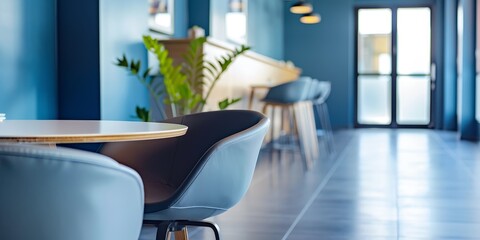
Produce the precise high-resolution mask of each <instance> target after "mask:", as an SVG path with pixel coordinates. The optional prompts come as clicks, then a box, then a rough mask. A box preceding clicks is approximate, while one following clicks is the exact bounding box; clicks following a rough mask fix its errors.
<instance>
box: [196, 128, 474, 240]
mask: <svg viewBox="0 0 480 240" xmlns="http://www.w3.org/2000/svg"><path fill="white" fill-rule="evenodd" d="M335 142H336V144H335V145H336V153H335V154H334V155H332V156H330V157H326V156H324V155H325V154H322V157H321V158H320V159H319V160H318V161H317V162H316V164H315V166H314V169H311V170H306V169H305V168H304V165H303V164H302V162H301V160H300V159H299V156H298V154H292V153H283V154H280V153H278V152H274V153H273V154H271V153H270V152H268V151H266V152H263V153H262V154H261V156H260V159H259V162H258V165H257V169H256V172H255V175H254V179H253V182H252V185H251V187H250V189H249V191H248V193H247V194H246V196H245V197H244V199H243V200H242V201H241V202H240V203H239V204H238V205H236V206H235V207H234V208H232V209H231V210H230V211H228V212H226V213H224V214H222V215H219V216H216V217H214V218H211V219H209V221H213V222H216V223H217V224H218V225H219V226H220V228H221V236H222V237H223V239H225V240H237V239H238V240H240V239H242V240H245V239H249V240H257V239H258V240H270V239H272V240H273V239H274V240H280V239H302V240H308V239H362V240H363V239H369V240H370V239H372V240H376V239H413V240H415V239H480V188H479V185H480V181H479V179H480V145H479V144H478V143H472V142H467V141H459V140H458V138H457V135H456V134H455V133H451V132H440V131H433V130H418V129H415V130H413V129H412V130H391V129H359V130H348V131H338V132H336V133H335ZM322 153H323V151H322ZM191 239H212V235H211V234H209V233H208V232H206V231H199V230H195V229H193V230H192V231H191Z"/></svg>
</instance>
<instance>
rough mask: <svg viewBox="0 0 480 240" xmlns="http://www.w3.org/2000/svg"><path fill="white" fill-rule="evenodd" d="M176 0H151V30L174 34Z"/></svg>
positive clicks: (149, 23) (149, 21)
mask: <svg viewBox="0 0 480 240" xmlns="http://www.w3.org/2000/svg"><path fill="white" fill-rule="evenodd" d="M174 2H175V1H174V0H149V9H148V12H149V14H150V17H149V20H148V25H149V27H150V29H151V30H153V31H157V32H161V33H165V34H169V35H172V34H173V32H174V28H173V9H174Z"/></svg>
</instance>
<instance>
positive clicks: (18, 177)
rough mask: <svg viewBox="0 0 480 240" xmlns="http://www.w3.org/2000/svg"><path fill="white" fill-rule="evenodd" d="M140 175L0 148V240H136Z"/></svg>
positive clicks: (81, 155) (93, 159) (44, 152)
mask: <svg viewBox="0 0 480 240" xmlns="http://www.w3.org/2000/svg"><path fill="white" fill-rule="evenodd" d="M143 196H144V194H143V185H142V181H141V179H140V177H139V175H138V174H137V173H136V172H135V171H133V170H132V169H130V168H128V167H125V166H122V165H120V164H118V163H117V162H115V161H113V160H112V159H110V158H108V157H105V156H102V155H100V154H96V153H89V152H84V151H78V150H72V149H64V148H57V149H50V148H48V147H46V146H33V145H26V144H14V145H13V144H0V239H5V240H10V239H11V240H31V239H35V240H66V239H68V240H107V239H108V240H110V239H115V240H136V239H138V237H139V234H140V230H141V224H142V217H143V202H144V201H143Z"/></svg>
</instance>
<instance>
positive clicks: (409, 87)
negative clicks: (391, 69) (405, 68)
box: [397, 76, 430, 125]
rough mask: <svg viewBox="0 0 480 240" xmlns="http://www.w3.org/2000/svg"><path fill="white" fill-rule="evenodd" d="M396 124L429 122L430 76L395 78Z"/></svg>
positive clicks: (422, 123) (423, 123)
mask: <svg viewBox="0 0 480 240" xmlns="http://www.w3.org/2000/svg"><path fill="white" fill-rule="evenodd" d="M397 119H398V120H397V122H398V124H419V125H425V124H428V123H430V77H428V76H427V77H410V76H404V77H398V78H397Z"/></svg>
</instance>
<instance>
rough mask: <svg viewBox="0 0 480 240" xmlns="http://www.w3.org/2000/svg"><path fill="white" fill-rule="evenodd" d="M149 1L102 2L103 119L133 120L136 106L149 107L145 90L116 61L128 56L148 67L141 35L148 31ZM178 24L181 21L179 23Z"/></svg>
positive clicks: (101, 73)
mask: <svg viewBox="0 0 480 240" xmlns="http://www.w3.org/2000/svg"><path fill="white" fill-rule="evenodd" d="M146 9H148V2H147V1H130V0H100V19H99V20H100V48H99V50H100V99H101V100H100V102H101V118H102V119H110V120H132V119H134V118H132V116H135V106H136V105H139V106H143V107H148V106H149V101H148V93H147V91H146V88H145V87H144V86H143V85H141V83H140V82H139V81H138V80H137V79H136V78H135V77H133V76H130V75H128V73H127V71H126V70H125V69H123V68H119V67H117V66H115V65H114V64H113V63H114V62H115V61H116V58H118V57H121V56H122V54H126V55H127V57H129V58H130V59H137V60H141V62H142V63H143V65H144V66H143V68H144V69H145V66H146V64H147V51H146V49H145V47H144V46H143V43H142V35H145V33H146V32H147V31H148V27H147V24H146V23H147V22H148V14H147V12H146ZM176 22H179V21H176Z"/></svg>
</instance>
